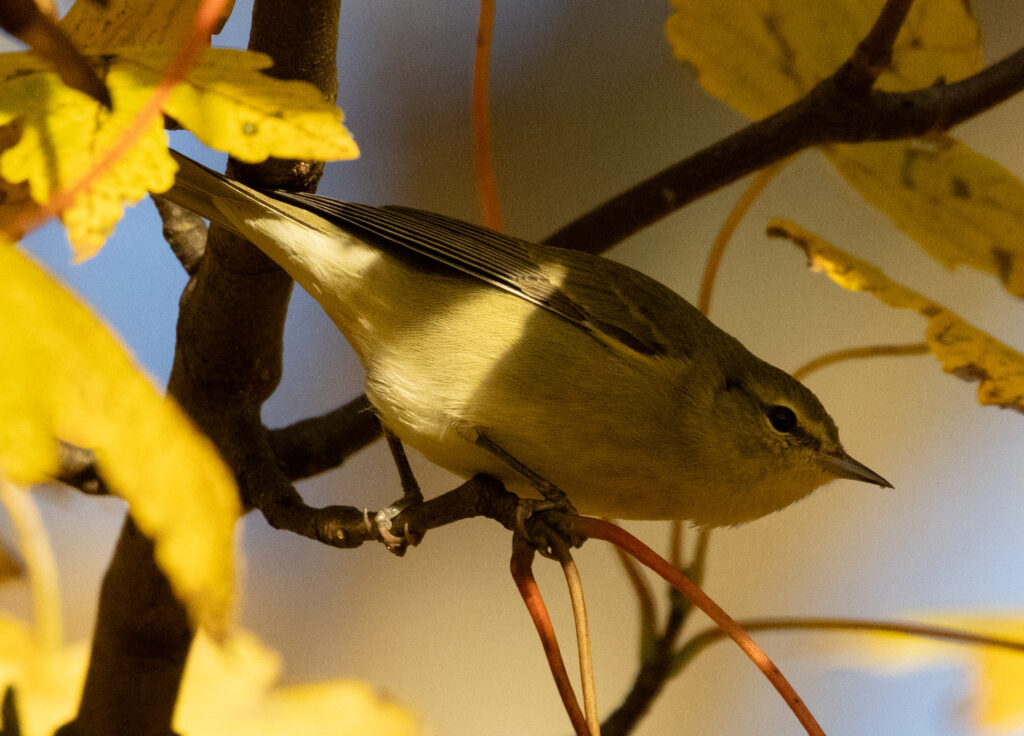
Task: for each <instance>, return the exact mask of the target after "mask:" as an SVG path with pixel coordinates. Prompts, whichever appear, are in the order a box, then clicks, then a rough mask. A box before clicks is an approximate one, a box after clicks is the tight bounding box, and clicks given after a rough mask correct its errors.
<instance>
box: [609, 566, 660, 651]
mask: <svg viewBox="0 0 1024 736" xmlns="http://www.w3.org/2000/svg"><path fill="white" fill-rule="evenodd" d="M612 549H614V550H615V556H616V557H617V558H618V560H619V563H620V564H621V565H622V569H623V570H624V571H625V573H626V579H627V580H629V584H630V585H631V586H632V588H633V593H634V594H635V595H636V602H637V605H638V606H639V608H640V636H641V640H642V641H643V642H644V646H643V647H642V648H643V649H646V648H647V646H646V643H647V642H649V641H650V640H651V639H653V638H654V635H655V631H656V630H657V624H658V622H657V621H656V620H655V617H654V595H653V593H652V591H651V584H650V583H649V582H648V581H647V578H645V577H644V574H643V571H642V570H641V569H640V565H639V564H637V561H636V560H634V559H633V558H632V557H630V556H629V555H628V554H626V552H625V551H623V550H621V549H619V548H618V547H615V546H613V547H612Z"/></svg>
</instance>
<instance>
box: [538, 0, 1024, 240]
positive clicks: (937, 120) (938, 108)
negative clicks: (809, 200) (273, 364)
mask: <svg viewBox="0 0 1024 736" xmlns="http://www.w3.org/2000/svg"><path fill="white" fill-rule="evenodd" d="M890 5H892V3H890ZM887 7H888V6H887ZM846 69H847V65H845V64H844V65H843V67H840V69H839V70H838V71H837V72H836V73H835V74H833V75H832V76H831V77H829V78H827V79H825V80H824V81H822V82H821V83H819V84H818V85H817V86H816V87H815V88H814V89H812V90H811V91H810V92H809V93H808V94H807V95H806V96H804V97H803V98H801V99H800V100H798V101H797V102H794V103H793V104H792V105H788V106H787V107H784V108H782V109H781V110H779V111H778V112H776V113H773V114H772V115H770V116H768V117H767V118H765V119H764V120H760V121H758V122H756V123H751V124H750V125H748V126H747V127H745V128H743V129H742V130H739V131H737V132H736V133H734V134H732V135H730V136H728V137H727V138H724V139H722V140H720V141H718V142H717V143H714V144H712V145H711V146H708V147H707V148H705V149H703V150H701V151H698V152H697V153H695V154H693V155H692V156H689V157H688V158H685V159H683V160H682V161H680V162H679V163H676V164H673V165H672V166H669V167H668V168H667V169H664V170H663V171H661V172H659V173H657V174H655V175H654V176H652V177H650V178H649V179H647V180H645V181H642V182H640V183H639V184H637V185H636V186H634V187H631V188H630V189H628V190H626V191H625V192H623V193H621V194H619V195H617V196H615V197H613V198H612V199H610V200H608V201H607V202H605V203H603V204H601V205H599V206H598V207H596V208H595V209H593V210H591V211H590V212H588V213H586V214H585V215H583V216H582V217H580V218H578V219H576V220H575V221H573V222H571V223H569V224H568V225H566V226H565V227H563V228H562V229H561V230H559V231H558V232H556V233H554V234H553V235H551V236H550V237H548V238H547V240H546V241H545V242H546V243H548V244H550V245H557V246H561V247H563V248H575V249H577V250H584V251H587V252H589V253H602V252H604V251H606V250H608V249H609V248H611V247H612V246H613V245H615V244H617V243H619V242H621V241H623V240H625V239H626V238H628V237H629V236H630V235H633V234H634V233H637V232H639V231H640V230H642V229H643V228H645V227H647V226H648V225H651V224H653V223H654V222H656V221H658V220H660V219H661V218H662V217H665V216H666V215H668V214H671V213H672V212H675V211H676V210H677V209H679V208H680V207H683V206H684V205H686V204H688V203H690V202H692V201H694V200H695V199H698V198H699V197H702V196H704V195H706V194H710V193H711V192H713V191H715V190H717V189H719V188H721V187H723V186H725V185H727V184H731V183H732V182H734V181H736V180H737V179H740V178H742V177H743V176H746V175H747V174H749V173H751V172H753V171H757V170H758V169H760V168H763V167H764V166H767V165H768V164H771V163H773V162H775V161H778V160H780V159H783V158H785V157H787V156H790V155H792V154H794V153H797V152H798V151H802V150H803V149H805V148H809V147H811V146H821V145H826V144H830V143H865V142H868V141H889V140H898V139H900V138H913V137H918V136H923V135H926V134H927V133H931V132H934V131H937V130H946V129H948V128H951V127H953V126H955V125H957V124H959V123H962V122H963V121H965V120H968V119H970V118H972V117H974V116H975V115H977V114H979V113H981V112H983V111H985V110H988V109H989V108H991V107H993V106H994V105H997V104H998V103H1000V102H1003V101H1004V100H1006V99H1007V98H1009V97H1011V96H1013V95H1014V94H1016V93H1017V92H1020V91H1021V90H1022V89H1024V49H1021V50H1019V51H1017V52H1015V53H1013V54H1011V55H1010V56H1008V57H1006V58H1005V59H1003V60H1002V61H999V62H998V63H996V64H993V65H992V66H990V67H988V68H987V69H984V70H982V71H980V72H978V73H977V74H975V75H973V76H970V77H968V78H966V79H964V80H961V81H959V82H956V83H954V84H948V85H947V84H939V85H936V86H934V87H929V88H927V89H921V90H915V91H913V92H879V91H877V90H868V91H861V90H859V89H858V88H857V86H856V84H854V85H853V86H852V87H851V85H850V82H849V80H847V79H846V78H845V75H846V74H847V73H849V72H848V71H844V70H846Z"/></svg>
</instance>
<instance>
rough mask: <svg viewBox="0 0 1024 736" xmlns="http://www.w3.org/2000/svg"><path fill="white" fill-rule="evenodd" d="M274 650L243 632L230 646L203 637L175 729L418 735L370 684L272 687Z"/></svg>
mask: <svg viewBox="0 0 1024 736" xmlns="http://www.w3.org/2000/svg"><path fill="white" fill-rule="evenodd" d="M279 674H280V662H279V658H278V656H277V654H276V653H274V652H272V651H269V650H267V649H265V648H264V647H263V646H262V645H261V644H260V643H259V641H258V640H257V639H256V637H254V636H252V635H251V634H248V633H246V632H242V633H240V634H239V635H238V636H235V637H233V638H232V639H231V640H230V641H229V642H228V643H227V645H226V646H224V647H214V646H212V645H211V643H210V640H209V639H206V638H202V637H201V638H199V639H197V640H196V646H195V647H194V648H193V651H192V654H191V655H190V656H189V664H188V668H187V669H186V670H185V680H184V685H183V687H182V698H181V703H180V706H179V708H178V710H177V716H176V718H175V722H174V728H175V731H177V732H179V733H187V734H191V736H263V735H266V736H305V734H317V733H330V734H335V735H336V736H363V734H374V736H414V734H419V733H421V729H420V728H419V726H418V724H417V722H416V720H415V719H414V718H413V717H412V716H411V715H410V714H409V713H407V712H406V711H405V710H404V709H403V708H401V707H400V706H398V705H397V704H395V703H393V702H389V701H388V700H385V699H382V698H381V697H380V696H378V695H376V694H375V693H374V691H373V689H372V688H371V687H370V686H369V685H367V684H366V683H363V682H359V681H357V680H332V681H326V682H314V683H306V684H301V685H294V686H291V687H285V688H275V685H276V684H277V680H278V677H279Z"/></svg>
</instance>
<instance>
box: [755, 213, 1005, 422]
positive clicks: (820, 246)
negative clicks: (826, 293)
mask: <svg viewBox="0 0 1024 736" xmlns="http://www.w3.org/2000/svg"><path fill="white" fill-rule="evenodd" d="M768 234H769V235H772V236H774V237H781V238H788V239H789V240H791V241H793V242H794V243H795V244H796V245H797V246H799V247H800V248H801V249H802V250H803V251H804V253H806V254H807V260H808V265H809V266H810V268H811V269H812V270H815V271H824V272H825V273H827V274H828V276H829V278H831V279H832V280H833V281H834V282H836V283H837V284H839V285H840V286H842V287H843V288H844V289H849V290H850V291H867V292H869V293H871V294H874V295H875V296H876V297H878V298H879V299H881V300H882V301H883V302H885V303H886V304H888V305H889V306H891V307H896V308H897V309H913V310H914V311H916V312H918V313H919V314H921V315H922V316H924V317H927V318H928V327H927V329H926V332H925V342H926V343H927V345H928V349H929V351H930V352H932V353H933V354H934V355H935V357H937V358H938V359H939V360H940V361H941V362H942V369H943V370H944V371H946V372H947V373H952V374H953V375H955V376H958V377H959V378H962V379H964V380H965V381H978V382H979V386H978V403H980V404H982V405H991V406H999V407H1003V408H1008V409H1016V410H1017V411H1020V412H1024V355H1022V354H1021V353H1019V352H1017V351H1016V350H1014V349H1013V348H1011V347H1009V346H1007V345H1005V344H1003V343H1002V342H1000V341H999V340H996V339H995V338H993V337H991V336H990V335H988V334H986V333H984V332H982V331H981V330H979V329H978V328H976V327H973V326H972V325H969V324H968V323H966V322H964V321H963V320H962V319H960V318H959V317H957V316H956V315H955V314H953V313H952V312H950V311H949V310H948V309H946V308H945V307H943V306H942V305H941V304H938V303H936V302H933V301H931V300H930V299H928V298H927V297H925V296H923V295H921V294H918V293H917V292H916V291H912V290H911V289H908V288H907V287H905V286H901V285H900V284H897V283H896V282H895V281H892V280H891V279H889V278H888V277H887V276H885V274H883V273H882V272H881V270H879V269H878V268H877V267H875V266H872V265H871V264H870V263H866V262H865V261H862V260H860V259H858V258H855V257H853V256H851V255H849V254H848V253H845V252H844V251H842V250H840V249H838V248H836V247H835V246H832V245H830V244H829V243H826V242H825V241H823V240H822V239H821V238H819V237H818V236H816V235H814V234H813V233H810V232H808V231H807V230H804V229H803V228H801V227H800V226H799V225H796V224H794V223H792V222H789V221H787V220H778V219H776V220H772V221H771V222H770V223H769V224H768Z"/></svg>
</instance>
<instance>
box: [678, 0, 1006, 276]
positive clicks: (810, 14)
mask: <svg viewBox="0 0 1024 736" xmlns="http://www.w3.org/2000/svg"><path fill="white" fill-rule="evenodd" d="M882 4H883V0H827V1H822V2H815V3H807V2H802V0H722V1H720V2H714V3H707V2H699V1H697V0H675V1H674V7H675V12H674V13H673V14H672V15H671V16H670V18H669V20H668V24H667V33H668V38H669V41H670V43H671V44H672V48H673V51H674V52H675V54H676V56H677V58H679V59H680V60H681V61H685V62H687V63H690V64H692V65H693V66H694V68H695V69H696V70H697V74H698V79H699V81H700V83H701V85H702V86H703V87H704V89H706V90H707V91H708V92H709V93H711V94H713V95H715V96H716V97H718V98H719V99H721V100H723V101H724V102H726V103H727V104H729V105H730V106H732V107H733V108H735V109H737V110H739V111H740V112H742V113H743V114H745V115H747V116H748V117H751V118H754V119H760V118H763V117H765V116H766V115H768V114H770V113H772V112H775V111H776V110H778V109H779V108H781V107H784V106H785V105H788V104H791V103H793V102H796V101H797V100H798V99H800V98H801V97H802V96H804V95H805V94H807V92H809V91H810V90H811V89H812V88H813V87H814V86H815V85H816V84H817V83H818V82H820V81H821V80H823V79H825V78H826V77H828V76H829V75H831V74H833V73H834V72H835V71H836V69H837V68H838V67H839V66H840V65H841V64H842V63H844V62H845V61H846V60H847V59H848V58H849V56H850V55H851V53H852V52H853V50H854V48H855V47H856V45H857V43H858V42H859V41H860V40H861V39H862V38H863V37H864V36H865V35H866V34H867V32H868V30H869V29H870V27H871V25H872V24H873V22H874V20H875V18H876V17H877V15H878V12H879V10H880V9H881V7H882ZM980 68H981V43H980V37H979V33H978V28H977V25H976V23H975V22H974V19H973V18H972V16H971V15H970V12H969V4H968V3H964V2H962V0H918V1H917V2H915V3H913V5H911V8H910V12H909V14H908V16H907V20H906V22H905V23H904V25H903V28H902V29H901V31H900V34H899V36H898V37H897V39H896V44H895V46H894V49H893V62H892V66H891V67H890V69H888V70H887V71H885V72H884V73H883V74H882V75H881V76H880V77H879V79H878V82H877V84H876V87H877V88H878V89H881V90H885V91H891V92H899V91H908V90H913V89H922V88H926V87H930V86H932V85H933V84H935V83H936V82H938V81H945V82H953V81H957V80H959V79H963V78H964V77H966V76H969V75H970V74H973V73H974V72H976V71H978V70H979V69H980ZM824 152H825V155H826V156H828V158H829V160H830V161H831V162H832V164H833V165H834V166H835V167H836V169H837V170H838V171H839V173H840V174H841V175H842V176H843V177H844V178H845V179H846V181H847V182H848V183H849V184H850V185H851V186H853V187H854V189H856V190H857V191H858V192H859V193H860V194H861V196H863V197H864V199H865V200H866V201H867V202H868V203H869V204H871V205H872V206H874V207H876V208H878V209H880V210H881V211H883V212H884V213H885V214H886V215H888V216H889V217H890V218H891V219H892V220H893V222H894V223H895V224H896V225H897V226H898V227H900V228H901V229H903V230H904V231H905V232H906V233H908V234H909V235H910V236H911V237H912V238H914V239H915V240H916V241H917V242H918V243H920V244H921V245H922V246H923V247H924V248H925V249H926V250H927V251H928V253H929V254H931V255H932V257H934V258H936V259H937V260H939V261H940V262H942V263H943V264H944V265H946V266H955V265H960V264H963V265H969V266H971V267H973V268H977V269H979V270H982V271H985V272H987V273H991V274H994V275H996V276H998V277H999V278H1000V280H1001V281H1002V282H1003V284H1004V286H1005V287H1006V289H1007V290H1008V291H1010V292H1011V293H1012V294H1015V295H1016V296H1024V184H1022V183H1021V181H1020V180H1019V179H1017V178H1016V177H1014V176H1013V175H1012V174H1010V173H1009V172H1008V171H1007V170H1006V169H1004V168H1003V167H1002V166H1000V165H999V164H997V163H995V162H994V161H992V160H990V159H988V158H986V157H985V156H982V155H981V154H979V153H977V152H976V151H973V150H971V149H970V148H968V147H967V146H965V145H963V144H962V143H959V142H958V141H956V140H955V139H953V138H951V137H949V136H943V135H936V136H933V137H931V138H928V139H927V140H911V141H899V142H893V143H866V144H860V145H834V146H827V147H825V148H824Z"/></svg>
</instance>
